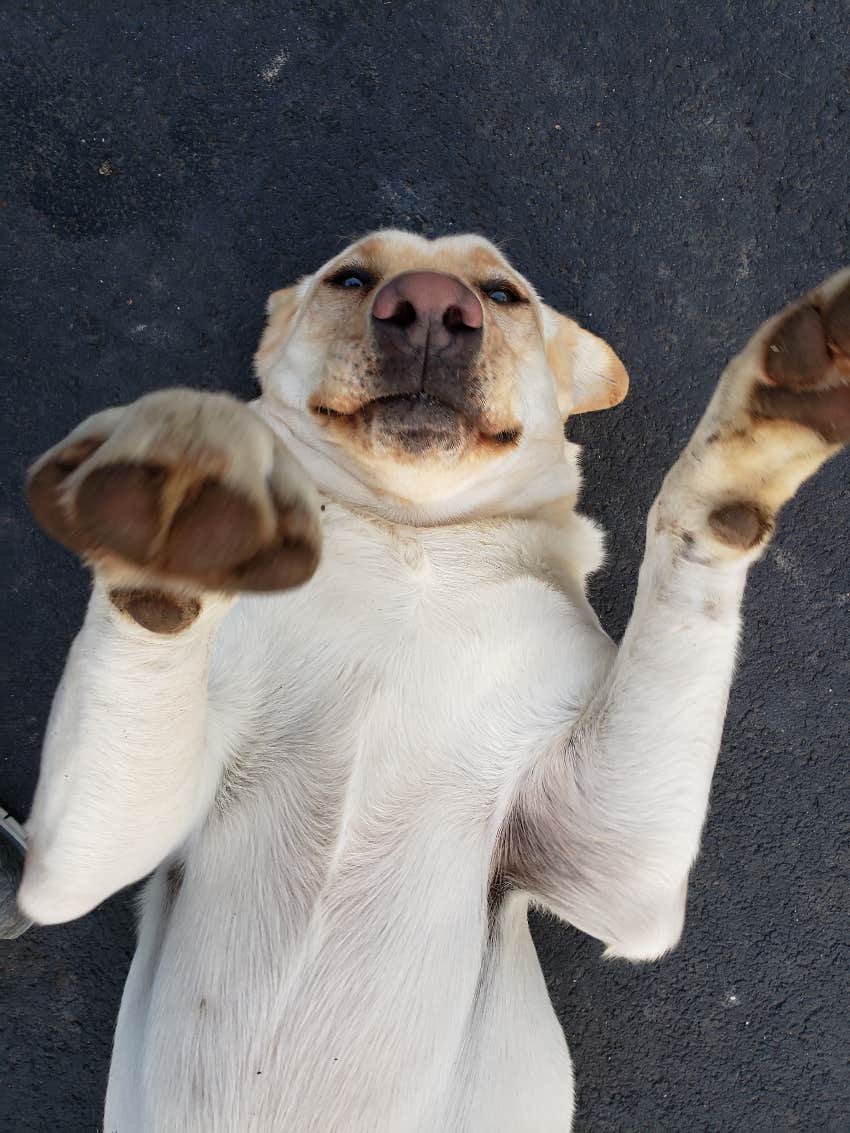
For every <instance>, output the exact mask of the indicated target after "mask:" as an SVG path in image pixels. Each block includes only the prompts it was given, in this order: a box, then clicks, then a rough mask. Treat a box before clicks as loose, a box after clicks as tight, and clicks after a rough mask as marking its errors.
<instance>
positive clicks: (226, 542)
mask: <svg viewBox="0 0 850 1133" xmlns="http://www.w3.org/2000/svg"><path fill="white" fill-rule="evenodd" d="M27 498H28V500H29V504H30V507H31V508H32V510H33V513H34V514H35V517H36V519H37V520H38V521H39V523H40V524H41V525H42V527H44V529H45V530H46V531H47V532H48V533H49V534H50V535H52V536H53V537H54V538H55V539H58V540H59V542H61V543H63V544H65V546H67V547H69V548H71V550H73V551H75V552H76V553H77V554H79V555H81V556H83V557H84V558H85V559H86V560H87V561H89V562H90V563H92V564H93V565H94V566H95V568H97V569H99V570H102V571H103V572H105V573H106V574H107V576H109V578H110V579H111V580H112V582H114V583H115V584H116V585H120V586H125V588H126V593H127V594H129V595H130V597H129V598H127V601H128V602H129V601H133V602H136V604H138V601H139V600H141V599H140V598H139V597H138V596H137V597H135V598H134V597H133V595H135V594H136V590H135V587H137V586H139V585H142V586H144V587H145V588H147V589H146V591H145V593H144V594H142V595H141V597H142V598H144V602H143V606H144V608H143V609H140V611H139V613H140V615H141V616H139V617H137V620H139V621H141V622H142V624H145V617H146V616H149V611H147V606H148V605H149V600H150V594H151V593H152V592H154V593H155V591H152V590H151V589H150V588H152V587H153V588H155V587H156V586H161V587H163V588H164V589H165V590H166V591H168V592H173V591H175V590H184V591H185V590H187V589H188V590H191V589H198V590H207V591H225V592H234V591H240V590H284V589H287V588H289V587H291V586H297V585H298V584H299V583H302V582H304V581H306V580H307V579H308V578H309V577H310V576H311V575H312V573H313V571H314V570H315V568H316V565H317V563H318V560H319V550H320V531H319V518H318V514H319V508H318V501H317V499H316V495H315V492H314V490H313V488H312V486H311V484H310V483H309V481H308V479H307V477H306V475H305V474H304V472H303V471H302V469H301V468H300V466H299V465H298V464H297V463H296V461H295V460H294V459H293V458H292V457H291V456H290V455H289V454H288V453H287V451H286V449H285V448H284V447H283V445H282V444H281V442H280V441H279V440H278V439H277V437H276V436H275V435H274V433H273V432H272V431H271V429H270V428H269V427H268V426H267V425H266V424H265V423H264V422H263V421H262V420H261V419H260V418H259V417H258V416H257V415H256V414H255V413H254V412H253V411H252V410H251V409H249V408H248V407H247V406H246V405H243V404H241V403H240V402H237V401H235V400H234V399H233V398H231V397H228V396H227V395H225V394H208V393H195V392H194V391H191V390H180V389H177V390H166V391H164V392H161V393H153V394H149V395H147V396H146V397H143V398H141V399H140V400H139V401H137V402H134V404H132V405H130V406H127V407H126V408H123V409H109V410H106V412H104V413H98V414H96V415H95V416H94V417H90V418H89V419H88V420H87V421H85V422H83V424H82V425H80V426H79V427H78V428H77V429H75V430H74V431H73V432H72V433H71V434H70V435H69V436H68V437H66V439H65V440H64V441H62V442H61V443H60V444H58V445H57V446H56V447H55V448H53V449H51V450H50V451H49V452H47V453H45V455H44V456H42V457H41V459H40V460H38V461H37V462H36V464H35V465H34V466H33V468H32V469H31V471H30V474H29V478H28V484H27ZM131 612H133V614H134V616H136V614H135V611H134V610H131ZM178 621H179V618H178ZM165 632H168V629H167V628H166V629H165Z"/></svg>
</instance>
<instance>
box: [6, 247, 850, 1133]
mask: <svg viewBox="0 0 850 1133" xmlns="http://www.w3.org/2000/svg"><path fill="white" fill-rule="evenodd" d="M256 371H257V375H258V377H259V382H260V385H261V390H262V394H261V396H260V398H259V399H258V400H257V401H255V402H254V403H252V404H250V405H246V404H242V403H239V402H237V401H236V400H234V399H232V398H231V397H229V396H227V395H224V394H216V393H198V392H192V391H190V390H186V389H169V390H165V391H163V392H158V393H153V394H149V395H147V396H145V397H142V398H141V399H140V400H138V401H137V402H135V403H134V404H132V405H130V406H127V407H124V408H113V409H107V410H106V411H105V412H102V413H99V414H97V415H95V416H94V417H91V418H89V419H88V420H87V421H85V422H84V423H83V424H81V425H80V426H79V427H78V428H76V429H75V430H74V431H73V432H71V433H70V435H69V436H68V437H66V439H65V440H63V441H62V442H61V443H60V444H58V445H57V446H56V447H55V448H53V449H51V450H50V451H49V452H47V453H46V454H45V455H44V456H43V457H41V459H40V460H38V462H37V463H36V464H35V465H34V467H33V469H32V470H31V473H30V477H29V481H28V498H29V501H30V504H31V507H32V510H33V512H34V514H35V517H36V519H37V520H38V521H39V522H40V523H41V524H42V526H43V527H44V528H45V529H46V530H47V532H48V533H49V534H50V535H52V536H54V537H55V538H56V539H58V540H60V541H61V542H62V543H63V544H65V546H67V547H69V548H70V549H71V550H72V551H74V552H75V553H77V554H78V555H80V556H81V557H82V558H83V559H84V560H85V562H86V563H87V564H89V565H90V566H91V568H92V570H93V593H92V596H91V601H90V604H89V607H88V611H87V613H86V617H85V622H84V624H83V627H82V630H81V631H80V634H79V636H78V637H77V638H76V640H75V642H74V643H73V646H72V648H71V651H70V655H69V658H68V661H67V666H66V669H65V672H64V676H63V678H62V681H61V684H60V686H59V689H58V691H57V694H56V698H55V701H54V705H53V709H52V713H51V716H50V720H49V724H48V728H47V734H46V739H45V745H44V752H43V757H42V764H41V770H40V776H39V782H38V786H37V790H36V795H35V799H34V803H33V808H32V812H31V815H30V818H29V821H28V824H27V833H28V838H29V852H28V857H27V862H26V867H25V872H24V876H23V880H22V883H21V887H20V891H19V897H18V900H19V905H20V908H21V909H22V911H23V913H24V914H25V915H26V916H28V917H30V918H32V919H33V920H34V921H36V922H41V923H43V924H48V923H55V922H60V921H67V920H70V919H72V918H74V917H79V916H81V915H83V914H84V913H86V912H88V911H89V910H90V909H93V908H94V907H95V906H96V905H97V904H98V903H99V902H101V901H103V900H104V898H106V897H108V896H109V895H110V894H112V893H114V892H115V891H116V890H118V889H121V888H122V887H123V886H126V885H129V884H131V883H133V882H136V881H138V880H139V879H141V878H144V877H146V876H147V875H150V877H149V879H148V880H147V883H146V885H145V887H144V891H143V896H142V899H141V916H140V925H139V933H138V947H137V950H136V953H135V957H134V959H133V962H132V966H131V969H130V973H129V976H128V979H127V983H126V987H125V990H124V995H123V1000H122V1003H121V1008H120V1012H119V1016H118V1021H117V1027H116V1034H115V1043H114V1051H113V1058H112V1066H111V1071H110V1076H109V1083H108V1088H107V1096H106V1104H105V1124H104V1129H105V1130H107V1131H109V1133H141V1131H144V1133H152V1131H157V1133H172V1131H173V1133H178V1131H179V1133H271V1131H275V1133H279V1131H284V1130H286V1131H291V1133H312V1131H316V1133H319V1131H321V1133H343V1131H344V1133H383V1131H386V1133H425V1131H428V1133H434V1131H436V1130H439V1131H444V1133H494V1131H506V1133H507V1131H510V1133H554V1131H559V1133H563V1131H566V1130H568V1129H569V1128H570V1126H571V1121H572V1111H573V1081H572V1071H571V1065H570V1058H569V1054H568V1050H567V1046H566V1043H565V1040H564V1036H563V1034H562V1031H561V1028H560V1026H559V1025H558V1022H557V1019H556V1017H555V1015H554V1012H553V1010H552V1007H551V1004H550V1002H549V998H548V995H547V991H546V987H545V984H544V981H543V976H542V973H541V971H540V967H539V965H538V961H537V958H536V954H535V950H534V947H533V944H532V940H531V936H530V934H529V929H528V923H527V910H528V908H529V905H530V904H535V905H538V906H542V907H545V908H546V909H548V910H551V911H552V912H553V913H555V914H556V915H557V916H558V917H560V918H562V919H564V920H565V921H568V922H569V923H570V924H572V925H574V926H576V927H577V928H578V929H580V930H582V931H584V932H586V933H589V934H591V935H592V936H594V937H597V938H598V939H599V940H600V941H602V942H603V943H604V944H605V946H606V955H608V956H616V957H624V958H626V959H628V960H645V959H652V958H656V957H660V956H662V955H663V954H664V953H665V952H667V951H668V950H669V949H671V948H673V947H674V945H675V944H676V943H677V941H678V939H679V936H680V934H681V931H682V925H683V918H684V909H685V893H686V887H687V880H688V874H689V870H690V868H691V866H692V864H693V862H694V859H695V857H696V855H697V852H698V848H699V842H700V836H701V830H702V826H703V821H704V818H705V814H706V806H707V800H708V794H709V787H710V783H711V778H712V772H713V769H714V764H715V759H716V756H717V751H718V747H719V743H720V736H721V728H722V725H723V718H724V713H725V708H726V703H727V696H728V693H729V687H730V682H731V680H732V676H733V669H734V665H735V651H736V644H737V641H738V634H739V622H740V608H741V597H742V593H743V590H744V585H745V580H746V576H747V571H748V568H749V567H750V565H751V564H752V563H753V562H754V561H756V560H757V559H758V558H759V556H760V555H761V554H762V552H763V551H764V549H765V547H766V545H767V543H768V541H769V539H770V535H771V532H772V530H773V527H774V523H775V517H776V514H777V512H778V510H779V509H780V507H781V506H782V504H783V503H784V502H785V501H786V500H788V499H789V498H790V497H791V496H792V495H793V494H794V492H795V491H796V490H797V488H798V487H799V485H800V484H801V483H802V482H803V481H804V480H805V479H806V478H807V477H809V476H811V475H812V474H813V473H814V472H815V471H816V470H817V468H818V467H819V466H820V465H821V464H823V462H824V461H826V460H827V459H828V458H829V457H831V456H833V455H834V454H835V453H836V452H838V451H839V449H840V448H841V447H842V445H843V444H844V443H846V442H847V441H848V439H850V271H845V272H843V273H841V274H839V275H837V276H833V277H832V278H830V279H828V280H827V281H826V282H824V283H823V284H822V285H821V286H820V287H818V288H817V289H816V290H815V291H813V292H811V293H809V294H808V295H807V296H806V297H805V298H803V299H802V300H800V301H798V302H797V303H796V304H794V305H793V306H791V307H790V308H788V309H787V310H786V311H784V312H783V313H781V314H780V315H778V316H776V317H775V318H773V319H771V320H770V321H769V322H767V323H766V324H765V325H764V326H763V327H762V328H761V329H760V330H758V331H757V332H756V334H755V336H754V337H753V338H752V340H751V341H750V342H749V344H748V345H747V346H746V347H745V348H744V350H743V351H742V352H741V353H740V354H739V355H738V356H737V357H736V358H735V359H734V360H733V361H732V362H731V363H730V365H729V366H728V368H727V369H726V370H725V372H724V374H723V376H722V378H721V380H720V383H719V386H718V388H717V391H716V393H715V394H714V396H713V398H712V400H711V402H710V404H709V406H708V408H707V410H706V413H705V415H704V417H703V419H702V421H701V422H700V423H699V424H698V426H697V428H696V431H695V433H694V435H693V437H692V439H691V440H690V442H689V443H688V445H687V447H686V448H685V450H684V452H683V453H682V455H681V457H680V458H679V459H678V460H677V462H676V463H675V464H674V466H673V467H672V469H671V470H670V472H669V474H668V475H667V477H666V479H665V480H664V483H663V485H662V487H661V489H660V491H659V494H658V496H657V498H656V500H655V503H654V504H653V506H652V509H651V511H650V513H649V517H648V521H647V534H646V550H645V558H644V562H643V566H642V569H641V573H640V578H639V583H638V587H637V595H636V600H635V605H634V612H633V615H632V618H631V620H630V622H629V625H628V627H627V630H626V632H625V636H624V638H623V640H622V643H621V644H620V646H619V648H617V647H616V646H615V645H614V644H613V643H612V641H611V640H610V639H609V638H608V637H607V636H606V634H605V633H604V632H603V630H602V629H601V628H600V625H599V622H598V621H597V618H596V617H595V615H594V613H593V611H592V609H591V607H590V605H589V603H588V600H587V598H586V596H585V584H586V580H587V578H588V576H589V575H590V574H592V573H593V572H594V571H595V570H597V568H598V567H599V566H600V563H601V561H602V543H603V540H602V535H601V532H600V531H599V529H598V528H597V527H596V526H595V524H594V523H592V522H591V521H590V520H589V519H587V518H585V517H583V516H582V515H580V514H579V513H578V511H577V510H576V504H577V498H578V493H579V487H580V474H579V462H578V449H577V447H576V446H575V445H573V444H570V443H568V442H566V441H565V433H564V425H565V421H566V420H567V418H568V417H569V416H571V415H572V414H578V413H583V412H590V411H596V410H602V409H605V408H607V407H609V406H613V405H615V404H617V403H618V402H619V401H620V400H621V399H622V398H623V397H624V395H625V393H626V390H627V385H628V379H627V374H626V370H625V368H624V366H623V364H622V363H621V361H620V360H619V358H618V357H617V355H616V354H615V353H614V351H613V350H612V349H611V348H610V347H609V346H608V345H607V344H605V343H604V342H603V341H601V340H600V339H599V338H597V337H595V336H594V335H592V334H591V333H589V332H588V331H586V330H584V329H582V328H581V327H579V326H578V325H577V324H576V323H575V322H574V321H573V320H571V319H569V318H567V317H566V316H564V315H562V314H558V313H556V312H555V311H554V310H552V309H551V308H550V307H548V306H546V305H544V303H543V302H542V301H541V300H540V298H539V297H538V295H537V294H536V293H535V291H534V289H533V287H532V286H531V284H530V283H529V282H528V281H527V280H526V279H524V278H523V276H522V275H520V274H519V273H518V272H517V271H516V270H515V269H514V268H513V267H512V266H511V265H510V263H509V262H508V261H507V259H506V258H505V257H504V256H503V255H502V254H501V252H500V251H499V250H498V249H497V248H496V247H494V246H493V245H492V244H491V243H488V242H487V241H486V240H484V239H483V238H481V237H478V236H450V237H444V238H440V239H436V240H427V239H425V238H422V237H419V236H417V235H412V234H408V233H404V232H397V231H380V232H377V233H373V234H372V235H369V236H367V237H365V238H364V239H362V240H360V241H358V242H356V243H354V244H353V245H351V246H350V247H348V248H347V249H346V250H345V251H344V252H342V253H341V254H340V255H338V256H336V257H335V258H334V259H333V260H331V261H330V262H329V263H328V264H327V265H325V267H323V268H322V269H320V270H319V271H318V272H316V273H315V274H314V275H311V276H309V277H307V278H304V279H302V280H301V281H300V282H299V283H297V284H295V285H294V286H292V287H288V288H285V289H284V290H281V291H276V292H275V293H274V294H272V296H271V298H270V299H269V302H268V322H267V326H266V329H265V331H264V333H263V336H262V339H261V342H260V344H259V348H258V351H257V354H256Z"/></svg>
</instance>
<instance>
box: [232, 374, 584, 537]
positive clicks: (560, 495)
mask: <svg viewBox="0 0 850 1133" xmlns="http://www.w3.org/2000/svg"><path fill="white" fill-rule="evenodd" d="M254 405H255V408H256V409H257V411H258V412H259V413H260V414H261V416H262V417H263V418H264V419H265V421H266V422H267V423H268V424H269V425H270V426H271V427H272V428H273V429H274V431H275V432H276V433H277V435H278V436H279V437H280V438H281V440H282V441H283V442H284V444H286V446H287V448H288V449H289V451H290V452H291V453H292V454H293V456H295V457H296V459H297V460H298V461H299V462H300V464H301V465H302V467H303V468H304V469H305V471H306V472H307V473H308V474H309V475H310V477H311V478H312V480H313V483H314V484H315V485H316V487H317V488H318V490H319V491H320V492H321V493H323V494H324V495H327V496H329V497H331V498H332V499H335V500H337V501H338V502H340V503H342V504H345V505H347V506H349V507H353V508H358V509H363V510H366V511H370V512H373V513H375V514H376V515H378V516H380V517H381V518H382V519H385V520H387V521H389V522H391V523H400V524H405V525H409V526H414V527H429V526H436V525H443V524H450V523H462V522H470V521H474V520H476V519H488V520H492V519H496V518H505V519H542V520H545V521H546V522H548V523H552V524H554V525H556V526H559V527H563V526H568V525H569V520H570V517H572V516H574V515H575V507H576V502H577V500H578V493H579V489H580V487H581V472H580V470H579V452H580V449H579V446H578V445H574V444H571V443H570V442H568V441H564V442H563V443H562V444H560V443H559V444H555V443H549V442H544V443H542V444H540V445H539V446H536V448H535V457H531V456H529V458H528V460H527V461H526V462H524V463H523V464H522V465H520V466H519V467H517V466H515V467H514V469H513V470H512V474H511V476H510V477H509V478H507V477H499V476H493V477H490V478H487V479H484V480H479V481H477V482H476V483H473V484H464V485H462V486H461V487H460V488H459V490H458V491H457V492H456V493H455V494H452V495H448V496H446V497H442V498H440V499H438V500H435V501H428V502H427V503H422V502H417V501H411V500H407V499H405V498H403V496H401V495H397V494H394V493H392V492H389V491H385V490H382V488H381V487H380V486H379V485H377V484H375V483H374V481H373V480H371V479H370V478H369V474H368V472H367V471H366V470H365V469H363V468H361V467H359V466H358V465H356V464H355V463H354V462H353V461H352V460H351V459H350V458H348V457H347V456H346V454H345V453H344V452H342V451H341V450H340V449H339V446H337V445H331V444H328V443H327V442H325V441H324V440H323V438H322V437H321V436H317V435H316V433H315V430H314V429H313V428H311V427H310V423H309V422H305V421H304V419H303V416H302V414H300V413H299V412H298V411H297V410H295V409H293V408H292V407H291V406H288V405H286V404H285V403H283V402H282V401H280V400H279V399H277V398H275V397H274V396H270V395H269V393H268V392H266V393H265V394H264V395H263V396H262V397H261V398H259V399H258V400H257V401H256V402H255V403H254Z"/></svg>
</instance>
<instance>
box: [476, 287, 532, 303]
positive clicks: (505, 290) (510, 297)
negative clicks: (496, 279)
mask: <svg viewBox="0 0 850 1133" xmlns="http://www.w3.org/2000/svg"><path fill="white" fill-rule="evenodd" d="M482 291H483V292H484V294H485V295H486V296H487V298H488V299H492V300H493V302H494V303H501V304H505V303H522V302H524V300H523V299H522V297H521V296H520V295H518V294H517V292H516V291H514V289H513V288H512V287H509V286H508V285H507V284H506V283H488V284H485V285H484V287H483V288H482Z"/></svg>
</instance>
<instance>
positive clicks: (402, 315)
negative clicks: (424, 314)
mask: <svg viewBox="0 0 850 1133" xmlns="http://www.w3.org/2000/svg"><path fill="white" fill-rule="evenodd" d="M381 322H382V323H390V325H391V326H394V327H401V328H402V330H404V329H406V328H407V327H410V326H413V324H414V323H415V322H416V309H415V308H414V306H413V304H412V303H409V302H408V301H407V299H402V300H400V301H399V303H398V304H397V305H396V308H395V310H394V311H393V313H392V314H391V315H389V316H387V318H385V319H381Z"/></svg>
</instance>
